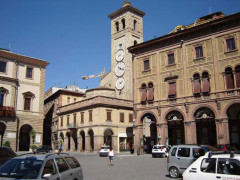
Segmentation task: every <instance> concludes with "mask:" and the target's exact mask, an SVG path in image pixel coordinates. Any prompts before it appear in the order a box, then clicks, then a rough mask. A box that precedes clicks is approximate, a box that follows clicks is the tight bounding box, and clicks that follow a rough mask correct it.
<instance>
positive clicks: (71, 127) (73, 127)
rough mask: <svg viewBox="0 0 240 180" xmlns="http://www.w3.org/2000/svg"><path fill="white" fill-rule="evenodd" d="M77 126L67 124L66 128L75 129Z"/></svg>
mask: <svg viewBox="0 0 240 180" xmlns="http://www.w3.org/2000/svg"><path fill="white" fill-rule="evenodd" d="M76 128H78V125H77V124H74V123H73V124H68V129H76Z"/></svg>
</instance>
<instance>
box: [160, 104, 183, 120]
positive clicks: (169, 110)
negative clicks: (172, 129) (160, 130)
mask: <svg viewBox="0 0 240 180" xmlns="http://www.w3.org/2000/svg"><path fill="white" fill-rule="evenodd" d="M171 111H178V112H179V113H181V114H182V116H183V119H186V114H185V113H184V112H183V111H182V110H181V109H179V108H171V109H168V110H167V111H166V112H165V113H164V114H163V117H165V118H164V120H165V122H166V123H167V118H166V117H167V115H168V113H169V112H171Z"/></svg>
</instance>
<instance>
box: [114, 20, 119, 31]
mask: <svg viewBox="0 0 240 180" xmlns="http://www.w3.org/2000/svg"><path fill="white" fill-rule="evenodd" d="M115 27H116V31H117V32H118V31H119V23H118V22H116V23H115Z"/></svg>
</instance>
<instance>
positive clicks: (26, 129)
mask: <svg viewBox="0 0 240 180" xmlns="http://www.w3.org/2000/svg"><path fill="white" fill-rule="evenodd" d="M32 129H33V128H32V126H30V125H29V124H25V125H23V126H22V127H21V128H20V135H19V151H28V150H29V146H30V135H29V133H30V131H31V130H32Z"/></svg>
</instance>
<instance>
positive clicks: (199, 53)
mask: <svg viewBox="0 0 240 180" xmlns="http://www.w3.org/2000/svg"><path fill="white" fill-rule="evenodd" d="M195 53H196V55H195V56H196V59H199V58H202V57H203V47H202V46H197V47H195Z"/></svg>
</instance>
